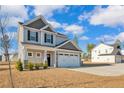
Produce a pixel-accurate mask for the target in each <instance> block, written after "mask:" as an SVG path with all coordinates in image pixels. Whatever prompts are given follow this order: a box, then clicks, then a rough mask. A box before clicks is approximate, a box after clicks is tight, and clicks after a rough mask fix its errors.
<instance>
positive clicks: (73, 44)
mask: <svg viewBox="0 0 124 93" xmlns="http://www.w3.org/2000/svg"><path fill="white" fill-rule="evenodd" d="M68 42H71V43H72V44H73V45H74V46H75V47H76V48H77V49H78V50H81V49H80V48H79V47H77V46H76V45H75V44H74V43H73V42H72V41H71V40H68V41H66V42H65V43H63V44H61V45H59V46H57V47H56V48H59V47H61V46H63V45H65V44H67V43H68Z"/></svg>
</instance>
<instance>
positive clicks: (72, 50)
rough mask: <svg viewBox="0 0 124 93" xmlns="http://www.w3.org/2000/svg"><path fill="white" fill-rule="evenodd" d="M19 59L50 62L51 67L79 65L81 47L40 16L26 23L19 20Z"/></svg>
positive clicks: (24, 62)
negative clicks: (55, 29)
mask: <svg viewBox="0 0 124 93" xmlns="http://www.w3.org/2000/svg"><path fill="white" fill-rule="evenodd" d="M18 50H19V51H18V59H21V61H22V62H23V64H24V66H25V64H27V63H28V62H34V63H36V62H45V61H47V62H48V66H51V67H79V66H80V65H81V58H80V54H81V49H80V48H79V47H78V46H76V45H75V43H74V42H72V41H70V40H69V39H68V38H67V36H65V35H63V34H61V33H58V32H55V31H54V29H53V27H52V26H51V25H50V24H49V23H48V22H47V21H46V20H45V19H44V17H43V16H41V15H40V16H38V17H36V18H34V19H32V20H30V21H28V22H26V23H21V22H19V28H18Z"/></svg>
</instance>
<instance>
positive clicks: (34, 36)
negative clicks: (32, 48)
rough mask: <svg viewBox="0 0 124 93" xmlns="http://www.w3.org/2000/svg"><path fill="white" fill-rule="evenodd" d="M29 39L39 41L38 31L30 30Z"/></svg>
mask: <svg viewBox="0 0 124 93" xmlns="http://www.w3.org/2000/svg"><path fill="white" fill-rule="evenodd" d="M28 40H29V41H35V42H38V32H31V31H30V30H28Z"/></svg>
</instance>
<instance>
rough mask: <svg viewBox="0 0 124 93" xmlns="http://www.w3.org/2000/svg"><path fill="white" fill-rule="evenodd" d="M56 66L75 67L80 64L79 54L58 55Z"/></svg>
mask: <svg viewBox="0 0 124 93" xmlns="http://www.w3.org/2000/svg"><path fill="white" fill-rule="evenodd" d="M58 66H59V67H77V66H80V62H79V56H78V55H77V56H75V55H73V54H64V53H63V55H58Z"/></svg>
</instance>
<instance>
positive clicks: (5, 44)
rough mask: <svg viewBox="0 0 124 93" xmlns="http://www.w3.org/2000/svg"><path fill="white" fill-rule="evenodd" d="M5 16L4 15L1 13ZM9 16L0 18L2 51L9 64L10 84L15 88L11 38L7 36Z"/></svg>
mask: <svg viewBox="0 0 124 93" xmlns="http://www.w3.org/2000/svg"><path fill="white" fill-rule="evenodd" d="M0 13H1V6H0ZM1 14H2V15H3V13H1ZM8 20H9V19H8V15H7V14H5V15H3V17H2V16H0V36H1V37H0V44H1V46H0V47H1V49H2V50H3V53H4V56H5V60H6V61H7V62H8V63H9V76H10V83H11V86H12V87H14V84H13V79H12V71H11V64H10V60H9V48H10V41H11V38H10V37H9V35H7V30H6V29H7V24H8V22H9V21H8Z"/></svg>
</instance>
